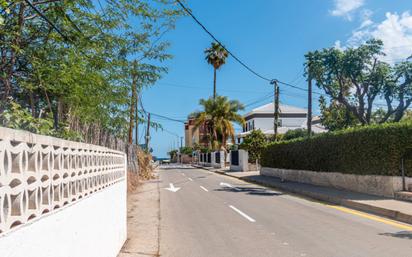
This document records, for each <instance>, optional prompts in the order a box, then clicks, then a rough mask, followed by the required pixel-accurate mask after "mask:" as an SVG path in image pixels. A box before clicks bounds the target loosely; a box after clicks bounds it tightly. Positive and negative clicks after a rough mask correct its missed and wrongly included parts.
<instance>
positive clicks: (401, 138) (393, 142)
mask: <svg viewBox="0 0 412 257" xmlns="http://www.w3.org/2000/svg"><path fill="white" fill-rule="evenodd" d="M410 147H412V123H411V122H408V123H391V124H384V125H373V126H368V127H358V128H350V129H346V130H341V131H337V132H330V133H324V134H320V135H317V136H314V137H312V138H299V139H294V140H290V141H281V142H276V143H271V144H269V145H268V146H267V147H266V148H265V149H264V151H263V153H262V165H263V166H264V167H272V168H283V169H296V170H311V171H323V172H340V173H349V174H360V175H367V174H374V175H394V176H399V175H400V172H399V166H400V160H401V158H402V156H403V155H404V154H405V153H406V152H407V149H408V148H410ZM406 172H407V175H408V176H412V162H411V161H410V160H409V161H406Z"/></svg>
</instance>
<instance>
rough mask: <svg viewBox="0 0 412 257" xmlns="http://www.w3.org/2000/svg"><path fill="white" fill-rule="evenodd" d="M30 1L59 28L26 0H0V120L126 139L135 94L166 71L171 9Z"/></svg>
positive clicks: (121, 1)
mask: <svg viewBox="0 0 412 257" xmlns="http://www.w3.org/2000/svg"><path fill="white" fill-rule="evenodd" d="M30 2H31V3H32V4H33V5H34V7H35V8H37V9H38V10H39V11H40V12H41V13H42V14H44V16H45V17H47V19H48V20H49V21H50V22H51V23H52V24H53V25H54V26H55V27H56V28H57V29H56V28H53V26H52V25H51V24H49V22H47V21H46V19H45V18H43V17H41V16H40V15H39V14H38V13H37V12H36V11H35V10H34V8H32V7H30V6H29V5H28V4H27V2H26V1H23V0H13V1H9V0H0V10H1V11H0V99H1V101H2V105H1V106H0V121H1V124H0V125H3V126H10V127H15V128H22V129H28V130H31V131H34V132H37V133H42V134H50V135H60V136H62V137H67V136H69V137H70V138H78V139H79V140H80V139H81V140H84V141H88V142H93V143H98V142H99V141H100V140H101V139H102V138H103V137H106V136H109V135H110V136H117V137H120V138H125V137H126V135H127V130H128V129H129V126H130V124H129V121H130V120H129V119H130V118H133V119H142V117H141V116H142V115H140V117H138V116H137V115H132V114H133V113H131V110H134V109H135V105H136V101H135V99H134V98H136V97H137V95H138V91H140V89H141V88H142V87H145V86H150V85H152V84H154V82H155V81H156V80H157V79H159V78H160V76H161V75H162V74H163V73H164V72H166V71H167V69H166V68H165V67H163V66H162V65H161V62H162V61H164V60H166V59H168V58H170V57H171V56H170V55H169V54H168V53H167V52H166V50H167V47H168V43H167V42H165V41H163V40H162V36H163V35H164V33H166V32H167V31H168V30H170V29H172V28H173V26H174V22H175V19H176V17H178V16H179V15H180V12H179V11H178V10H177V8H176V6H175V5H174V4H173V3H170V2H169V1H167V0H156V1H149V0H118V1H92V0H70V1H68V0H53V1H40V0H31V1H30ZM57 30H58V31H60V32H61V33H58V32H57ZM133 91H134V94H133V95H132V92H133ZM16 110H17V111H16Z"/></svg>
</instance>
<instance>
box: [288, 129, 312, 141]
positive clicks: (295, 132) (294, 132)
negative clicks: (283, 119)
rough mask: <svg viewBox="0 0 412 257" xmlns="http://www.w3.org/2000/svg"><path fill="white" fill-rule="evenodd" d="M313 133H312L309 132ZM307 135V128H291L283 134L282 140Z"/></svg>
mask: <svg viewBox="0 0 412 257" xmlns="http://www.w3.org/2000/svg"><path fill="white" fill-rule="evenodd" d="M311 134H312V135H314V133H313V132H312V133H311ZM307 136H308V130H307V129H300V128H299V129H291V130H288V131H287V132H286V133H285V134H284V135H283V138H282V140H291V139H295V138H301V137H307Z"/></svg>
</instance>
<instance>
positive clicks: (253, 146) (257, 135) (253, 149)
mask: <svg viewBox="0 0 412 257" xmlns="http://www.w3.org/2000/svg"><path fill="white" fill-rule="evenodd" d="M267 143H268V138H267V137H266V136H265V134H263V132H262V131H261V130H260V129H258V130H252V132H250V133H249V134H248V135H247V136H246V137H245V138H244V139H243V142H242V143H241V144H240V146H239V147H240V148H241V149H245V150H247V151H248V153H249V161H250V162H256V161H258V162H260V160H261V156H262V151H263V149H264V148H265V146H266V145H267Z"/></svg>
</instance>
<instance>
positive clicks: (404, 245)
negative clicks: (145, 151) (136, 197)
mask: <svg viewBox="0 0 412 257" xmlns="http://www.w3.org/2000/svg"><path fill="white" fill-rule="evenodd" d="M159 173H160V183H161V184H160V187H161V189H160V218H161V220H160V255H161V256H168V257H207V256H213V257H230V256H237V257H240V256H244V257H252V256H259V257H260V256H262V257H266V256H280V257H289V256H316V257H331V256H336V257H337V256H342V257H349V256H350V257H353V256H362V257H363V256H374V257H378V256H388V257H394V256H396V257H398V256H399V257H410V256H412V226H409V225H407V224H402V223H395V222H392V221H389V220H386V219H383V218H379V217H376V216H372V215H368V214H363V213H359V212H353V213H352V211H351V210H346V209H341V208H339V207H338V208H336V207H334V206H330V205H327V204H323V203H318V202H315V201H310V200H306V199H303V198H299V197H296V196H291V195H287V194H282V193H281V192H277V191H274V190H270V189H267V188H265V187H261V186H257V185H254V184H250V183H246V182H242V181H240V180H237V179H234V178H230V177H227V176H224V175H218V174H215V173H211V172H209V171H205V170H200V169H195V168H189V167H186V168H184V167H181V168H179V167H170V168H162V169H160V172H159ZM170 183H172V184H173V185H172V187H171V185H170ZM166 188H169V189H171V190H167V189H166ZM177 188H180V189H178V191H176V190H177ZM174 191H176V192H174Z"/></svg>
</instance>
